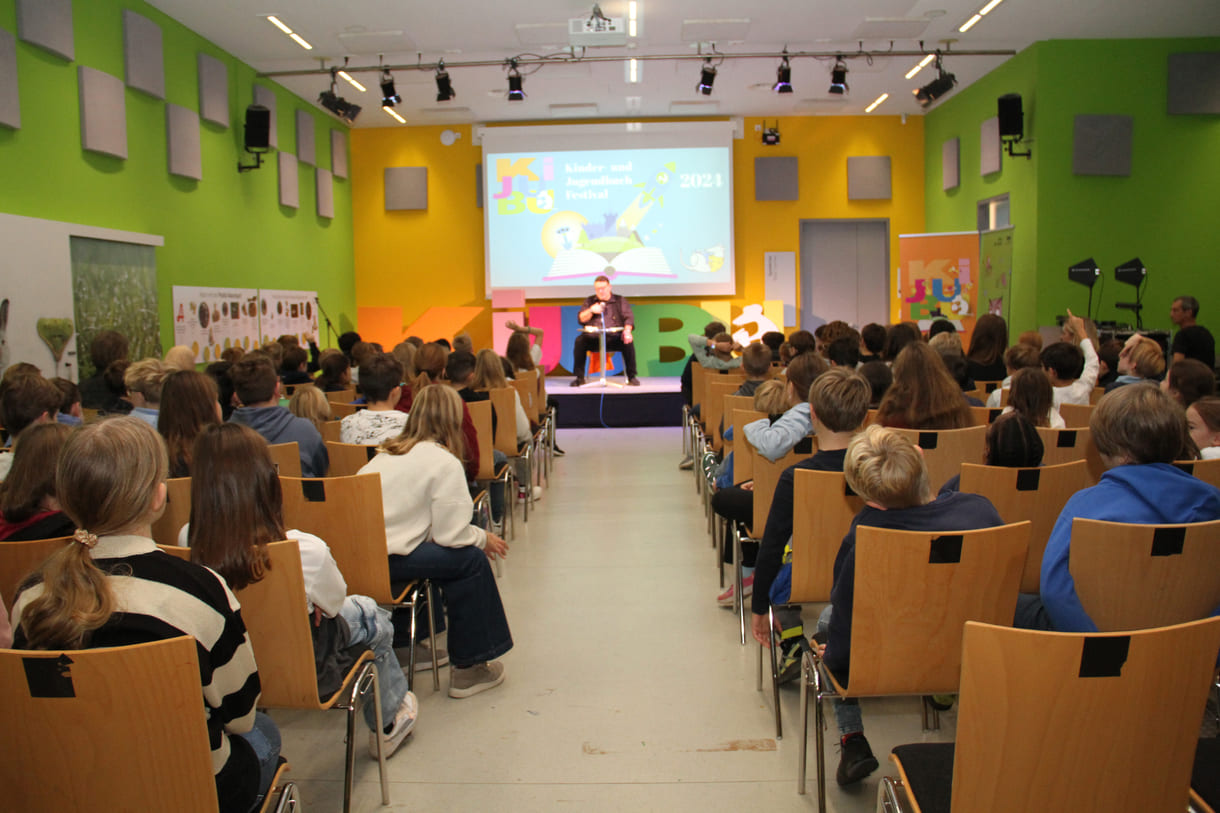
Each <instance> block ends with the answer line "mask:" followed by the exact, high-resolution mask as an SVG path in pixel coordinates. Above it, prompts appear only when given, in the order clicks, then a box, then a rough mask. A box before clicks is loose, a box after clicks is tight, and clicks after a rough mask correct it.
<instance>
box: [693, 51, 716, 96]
mask: <svg viewBox="0 0 1220 813" xmlns="http://www.w3.org/2000/svg"><path fill="white" fill-rule="evenodd" d="M715 83H716V68H715V67H713V65H712V60H711V59H705V60H703V70H702V71H700V73H699V84H697V85H695V90H697V91H699V92H700V93H702V94H703V95H704V96H711V95H712V85H714V84H715Z"/></svg>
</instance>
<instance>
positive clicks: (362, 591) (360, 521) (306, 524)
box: [280, 474, 393, 604]
mask: <svg viewBox="0 0 1220 813" xmlns="http://www.w3.org/2000/svg"><path fill="white" fill-rule="evenodd" d="M280 484H281V486H282V487H283V491H284V526H285V527H287V528H296V529H297V530H301V531H306V532H307V533H311V534H314V535H315V536H319V537H321V538H322V539H323V540H325V541H326V544H327V545H329V546H330V552H331V554H332V555H333V556H334V557H335V563H336V564H338V565H339V572H341V573H342V574H343V578H344V580H345V581H347V592H348V593H349V594H351V595H361V596H370V597H371V598H373V599H375V600H377V601H378V602H381V603H383V604H389V603H392V602H391V600H392V598H393V596H391V594H390V562H389V559H388V558H387V554H386V541H385V514H384V513H382V509H381V475H380V474H357V475H354V476H352V477H326V478H321V479H306V478H301V477H285V476H283V475H280Z"/></svg>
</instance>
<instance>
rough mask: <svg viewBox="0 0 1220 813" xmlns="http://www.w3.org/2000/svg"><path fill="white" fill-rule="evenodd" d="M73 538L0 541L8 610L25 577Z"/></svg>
mask: <svg viewBox="0 0 1220 813" xmlns="http://www.w3.org/2000/svg"><path fill="white" fill-rule="evenodd" d="M71 539H72V537H70V536H57V537H54V538H52V539H33V540H30V541H28V542H0V594H3V597H4V609H5V610H6V611H8V612H10V613H11V612H12V609H13V600H14V599H15V598H16V597H17V586H18V585H20V584H21V583H22V582H23V581H25V577H26V576H28V575H30V574H31V573H33V572H34V571H35V570H37V569H38V567H39V566H40V565H41V564H42V563H43V562H45V561H46V560H47V557H48V556H50V555H51V554H52V553H54V552H55V551H57V550H59V549H60V548H62V547H63V546H64V545H65V544H67V543H68V542H69V541H70V540H71ZM0 761H2V760H0Z"/></svg>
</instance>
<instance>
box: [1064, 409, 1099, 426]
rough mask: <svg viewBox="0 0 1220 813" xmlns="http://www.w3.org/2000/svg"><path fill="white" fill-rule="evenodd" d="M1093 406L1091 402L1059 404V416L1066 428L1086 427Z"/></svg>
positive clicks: (1091, 415) (1091, 414)
mask: <svg viewBox="0 0 1220 813" xmlns="http://www.w3.org/2000/svg"><path fill="white" fill-rule="evenodd" d="M1093 408H1094V405H1093V404H1060V405H1059V417H1060V418H1063V425H1064V426H1066V427H1067V428H1068V429H1088V427H1089V419H1090V418H1092V417H1093Z"/></svg>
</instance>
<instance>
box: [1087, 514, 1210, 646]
mask: <svg viewBox="0 0 1220 813" xmlns="http://www.w3.org/2000/svg"><path fill="white" fill-rule="evenodd" d="M1068 569H1069V570H1070V571H1071V574H1072V579H1073V580H1074V581H1075V582H1076V595H1077V596H1078V597H1079V598H1080V604H1081V606H1083V607H1084V611H1085V612H1086V613H1088V614H1089V617H1090V618H1091V619H1093V623H1094V624H1096V625H1097V628H1098V629H1099V630H1131V629H1147V628H1149V627H1163V626H1167V625H1169V624H1180V623H1182V622H1185V621H1194V620H1195V619H1197V618H1206V617H1207V616H1209V615H1211V614H1212V613H1213V612H1214V611H1215V609H1216V607H1220V520H1213V521H1212V522H1196V523H1192V524H1187V525H1135V524H1128V523H1122V522H1102V521H1100V520H1092V519H1079V518H1077V519H1075V520H1073V521H1072V541H1071V547H1070V551H1069V558H1068ZM1213 654H1214V653H1213Z"/></svg>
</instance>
